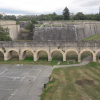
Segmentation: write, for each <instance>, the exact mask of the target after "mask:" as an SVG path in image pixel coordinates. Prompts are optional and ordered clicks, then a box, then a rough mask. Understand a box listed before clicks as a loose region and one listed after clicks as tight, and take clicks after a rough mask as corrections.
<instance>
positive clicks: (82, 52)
mask: <svg viewBox="0 0 100 100" xmlns="http://www.w3.org/2000/svg"><path fill="white" fill-rule="evenodd" d="M84 51H90V52H91V53H92V55H94V52H93V51H92V50H90V49H84V50H82V51H81V52H80V54H82V53H83V52H84Z"/></svg>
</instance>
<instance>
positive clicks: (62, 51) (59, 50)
mask: <svg viewBox="0 0 100 100" xmlns="http://www.w3.org/2000/svg"><path fill="white" fill-rule="evenodd" d="M54 51H59V52H61V54H62V55H64V53H63V51H62V50H60V49H54V50H52V51H51V52H50V54H52V53H53V52H54Z"/></svg>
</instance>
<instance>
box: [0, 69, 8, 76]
mask: <svg viewBox="0 0 100 100" xmlns="http://www.w3.org/2000/svg"><path fill="white" fill-rule="evenodd" d="M7 70H8V69H6V70H4V71H3V72H1V73H0V75H1V74H3V73H4V72H6V71H7Z"/></svg>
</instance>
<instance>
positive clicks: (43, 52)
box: [37, 50, 48, 61]
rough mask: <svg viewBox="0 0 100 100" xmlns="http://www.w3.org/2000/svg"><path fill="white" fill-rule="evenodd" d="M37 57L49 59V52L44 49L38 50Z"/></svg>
mask: <svg viewBox="0 0 100 100" xmlns="http://www.w3.org/2000/svg"><path fill="white" fill-rule="evenodd" d="M37 57H38V60H45V61H48V53H47V52H46V51H44V50H41V51H38V53H37Z"/></svg>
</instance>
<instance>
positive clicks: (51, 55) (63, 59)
mask: <svg viewBox="0 0 100 100" xmlns="http://www.w3.org/2000/svg"><path fill="white" fill-rule="evenodd" d="M54 51H59V52H60V53H61V54H62V58H63V61H65V56H64V54H65V53H64V52H63V51H62V50H60V49H53V50H52V51H51V52H50V56H51V59H52V58H53V57H52V53H53V52H54Z"/></svg>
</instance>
